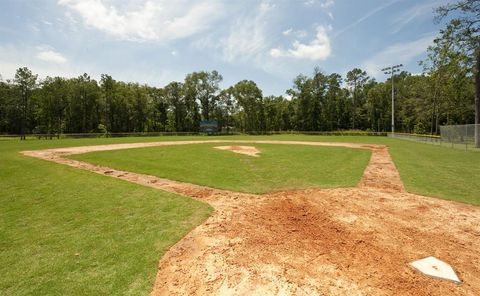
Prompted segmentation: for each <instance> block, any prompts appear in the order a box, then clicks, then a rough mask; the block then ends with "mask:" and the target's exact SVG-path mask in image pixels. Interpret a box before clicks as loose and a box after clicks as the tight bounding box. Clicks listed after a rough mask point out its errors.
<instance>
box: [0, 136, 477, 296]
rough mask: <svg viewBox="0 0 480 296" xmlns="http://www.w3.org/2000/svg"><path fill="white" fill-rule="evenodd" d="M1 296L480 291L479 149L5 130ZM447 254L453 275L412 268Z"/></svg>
mask: <svg viewBox="0 0 480 296" xmlns="http://www.w3.org/2000/svg"><path fill="white" fill-rule="evenodd" d="M0 188H1V191H0V198H1V201H2V202H1V204H0V222H1V223H0V251H1V252H0V273H1V274H2V275H3V276H2V277H1V278H0V294H3V295H57V294H58V295H99V294H101V295H118V294H127V295H146V294H149V293H151V294H152V295H195V294H196V295H212V294H213V295H232V294H233V295H265V294H278V295H282V294H292V295H478V294H480V281H478V278H479V277H480V256H479V255H478V245H479V243H480V207H479V205H480V194H479V192H480V154H479V152H476V151H462V150H458V149H449V148H446V147H439V146H434V145H428V144H423V143H416V142H410V141H404V140H398V139H391V138H386V137H355V136H349V137H347V136H345V137H341V136H336V137H325V136H303V135H277V136H229V137H206V136H196V137H149V138H138V137H136V138H133V137H132V138H102V139H76V140H73V139H71V140H33V139H32V140H28V141H24V142H19V141H16V140H0ZM427 256H435V257H437V258H440V259H442V260H444V261H445V262H448V263H449V264H451V265H452V267H453V268H454V269H455V271H456V272H457V274H458V276H459V277H460V279H461V280H462V284H461V285H458V284H455V283H452V282H448V281H442V280H438V279H434V278H430V277H426V276H424V275H423V274H421V273H419V272H418V271H416V270H414V269H412V268H411V267H410V266H409V265H408V263H409V262H411V261H414V260H417V259H421V258H424V257H427Z"/></svg>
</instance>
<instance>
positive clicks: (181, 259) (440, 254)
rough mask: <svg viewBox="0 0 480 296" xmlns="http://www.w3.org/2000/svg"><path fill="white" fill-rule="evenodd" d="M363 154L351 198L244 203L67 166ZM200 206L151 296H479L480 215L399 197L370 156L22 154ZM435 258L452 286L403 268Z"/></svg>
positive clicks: (396, 182) (385, 161) (322, 192)
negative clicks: (133, 158) (90, 157)
mask: <svg viewBox="0 0 480 296" xmlns="http://www.w3.org/2000/svg"><path fill="white" fill-rule="evenodd" d="M212 142H213V143H225V142H229V143H231V142H237V143H264V144H297V145H313V146H342V147H350V148H359V149H370V150H371V151H372V157H371V160H370V163H369V165H368V166H367V168H366V169H365V172H364V176H363V177H362V180H361V181H360V183H359V185H358V186H357V187H355V188H337V189H309V190H294V191H283V192H275V193H268V194H264V195H254V194H246V193H238V192H231V191H226V190H219V189H213V188H208V187H204V186H198V185H194V184H187V183H181V182H175V181H170V180H166V179H161V178H157V177H154V176H148V175H142V174H137V173H132V172H125V171H118V170H113V169H111V168H108V167H102V166H96V165H92V164H88V163H84V162H80V161H76V160H70V159H66V158H64V156H66V155H71V154H79V153H86V152H92V151H107V150H118V149H129V148H140V147H154V146H166V145H184V144H199V143H212ZM22 153H23V154H25V155H29V156H33V157H38V158H41V159H46V160H50V161H54V162H57V163H61V164H66V165H70V166H73V167H77V168H81V169H85V170H89V171H93V172H96V173H99V174H104V175H109V176H112V177H116V178H120V179H123V180H127V181H130V182H134V183H137V184H141V185H145V186H150V187H154V188H158V189H161V190H165V191H169V192H174V193H178V194H183V195H186V196H190V197H192V198H195V199H198V200H202V201H206V202H208V203H210V204H211V205H212V206H213V207H214V208H215V212H214V213H213V214H212V216H211V217H210V218H209V219H207V221H205V223H203V224H202V225H200V226H198V227H197V228H195V229H194V230H193V231H192V232H190V233H189V234H188V235H187V236H186V237H185V238H183V239H182V240H181V241H180V242H178V243H177V244H176V245H174V246H173V247H172V248H171V249H170V250H169V251H168V252H167V253H166V254H165V255H164V256H163V257H162V258H161V260H160V263H159V267H158V274H157V278H156V282H155V285H154V288H153V291H152V295H480V255H479V254H480V252H479V251H478V247H479V246H480V208H479V207H474V206H469V205H465V204H460V203H456V202H450V201H445V200H440V199H435V198H430V197H424V196H419V195H414V194H409V193H406V192H405V190H404V186H403V184H402V182H401V180H400V176H399V174H398V171H397V170H396V168H395V165H394V164H393V162H392V160H391V158H390V155H389V153H388V149H387V148H386V147H385V146H381V145H363V144H349V143H325V142H293V141H175V142H155V143H135V144H115V145H101V146H88V147H71V148H61V149H49V150H42V151H24V152H22ZM427 256H435V257H437V258H439V259H441V260H444V261H446V262H448V263H449V264H451V265H452V266H453V267H454V268H455V270H456V272H457V274H458V276H459V277H460V278H461V280H462V281H463V284H461V285H456V284H454V283H451V282H447V281H441V280H437V279H432V278H428V277H425V276H423V275H421V274H420V273H418V272H417V271H414V270H413V269H412V268H410V267H409V266H408V262H411V261H413V260H417V259H420V258H423V257H427Z"/></svg>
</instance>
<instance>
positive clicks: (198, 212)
mask: <svg viewBox="0 0 480 296" xmlns="http://www.w3.org/2000/svg"><path fill="white" fill-rule="evenodd" d="M186 139H202V140H205V139H218V138H213V137H212V138H209V137H163V138H134V137H132V138H117V139H81V140H51V141H50V140H28V141H25V142H20V141H18V140H8V141H1V143H0V189H1V190H0V274H1V275H2V276H1V277H0V295H65V294H67V295H98V294H109V295H112V294H113V295H118V294H128V295H146V294H148V293H149V292H150V290H151V288H152V284H153V281H154V278H155V273H156V266H157V263H158V259H159V258H160V256H161V255H162V254H163V253H164V252H165V250H166V249H167V248H168V246H170V245H172V244H173V243H175V242H176V241H178V239H180V238H181V237H182V236H184V235H185V234H186V233H187V232H188V231H189V230H190V229H191V228H192V227H194V226H195V225H198V224H199V223H201V222H202V221H203V220H204V219H205V218H206V217H207V216H208V215H209V213H210V212H211V208H210V207H209V206H207V205H205V204H203V203H199V202H195V201H193V200H190V199H188V198H184V197H180V196H176V195H172V194H167V193H163V192H161V191H158V190H153V189H149V188H144V187H141V186H139V185H135V184H130V183H128V182H124V181H121V180H117V179H113V178H109V177H104V176H100V175H97V174H94V173H89V172H85V171H81V170H77V169H74V168H70V167H66V166H62V165H58V164H54V163H50V162H46V161H41V160H37V159H33V158H29V157H24V156H21V155H19V154H18V151H22V150H33V149H44V148H50V147H66V146H81V145H98V144H109V143H126V142H130V143H132V142H142V141H160V140H186ZM223 139H255V140H259V139H272V140H297V141H299V140H304V141H343V142H364V143H377V144H386V145H388V146H389V147H390V152H391V154H392V157H393V159H394V161H395V164H396V166H397V167H398V169H399V171H400V175H401V177H402V180H403V181H404V183H405V185H406V187H407V189H408V190H409V191H411V192H415V193H419V194H423V195H429V196H436V197H440V198H445V199H451V200H456V201H460V202H465V203H470V204H475V205H480V194H479V192H480V153H479V152H472V151H462V150H458V149H449V148H446V147H438V146H433V145H429V144H422V143H415V142H410V141H403V140H398V139H389V138H382V137H342V136H337V137H320V136H300V135H298V136H292V135H279V136H264V137H260V136H256V137H225V138H223ZM256 146H257V145H256ZM263 146H264V145H262V147H263ZM189 147H190V146H189ZM203 147H207V146H203ZM262 147H261V149H262ZM265 147H266V148H269V147H270V145H265ZM282 147H284V149H289V147H288V146H282ZM169 148H170V147H169ZM178 148H180V147H178ZM183 148H188V147H187V146H183ZM280 148H281V147H280ZM298 148H299V146H295V149H298ZM311 148H314V149H315V151H316V152H314V151H312V157H313V158H314V159H313V160H312V161H311V162H312V164H311V165H314V164H313V162H315V161H317V160H318V157H315V155H316V154H315V153H330V150H329V151H323V150H318V149H319V148H320V147H311ZM263 149H265V148H263ZM281 149H283V148H281ZM333 149H335V148H333ZM139 150H140V149H139ZM276 150H277V148H275V149H272V153H280V152H275V151H276ZM118 152H120V151H118ZM123 152H126V153H130V152H134V150H130V151H127V150H125V151H123ZM219 152H222V151H219ZM223 153H224V155H225V157H227V158H229V159H231V157H235V156H238V157H240V158H239V159H242V157H247V156H241V155H236V154H233V153H230V152H226V151H223ZM265 153H267V152H265ZM265 155H267V154H265ZM265 155H264V156H265ZM198 156H199V157H202V156H203V155H198ZM288 157H290V156H288ZM292 157H293V156H292ZM294 157H297V156H294ZM262 158H264V157H263V156H262V157H261V158H259V160H260V159H262ZM251 160H252V159H251V158H248V161H251ZM229 161H231V162H234V160H229ZM236 161H238V162H239V163H241V162H240V160H236ZM322 161H323V160H322ZM288 165H291V164H290V163H288ZM275 170H278V169H277V168H275ZM207 171H208V170H207ZM324 171H328V172H332V173H335V172H334V171H333V170H331V167H322V168H321V170H316V171H314V172H313V173H312V174H316V173H318V172H324ZM299 172H302V171H301V170H299ZM209 173H210V172H209ZM298 175H300V176H301V174H298ZM301 177H302V178H303V177H304V176H301ZM307 177H308V178H311V176H307ZM225 179H226V177H225ZM281 185H284V184H281ZM306 185H307V186H308V184H306Z"/></svg>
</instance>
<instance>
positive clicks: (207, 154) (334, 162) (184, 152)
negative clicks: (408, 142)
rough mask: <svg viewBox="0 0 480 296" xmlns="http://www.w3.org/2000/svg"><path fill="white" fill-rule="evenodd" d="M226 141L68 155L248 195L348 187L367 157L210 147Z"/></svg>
mask: <svg viewBox="0 0 480 296" xmlns="http://www.w3.org/2000/svg"><path fill="white" fill-rule="evenodd" d="M224 145H238V143H237V144H235V143H234V144H232V143H221V144H219V143H215V144H188V145H180V146H164V147H151V148H138V149H128V150H117V151H103V152H92V153H86V154H80V155H73V156H71V158H73V159H77V160H83V161H86V162H90V163H94V164H100V165H105V166H109V167H111V168H115V169H120V170H126V171H132V172H139V173H144V174H149V175H154V176H158V177H162V178H168V179H171V180H177V181H183V182H189V183H194V184H200V185H205V186H209V187H215V188H221V189H228V190H233V191H241V192H249V193H265V192H270V191H277V190H285V189H296V188H309V187H353V186H355V185H356V184H357V183H358V182H359V181H360V179H361V177H362V175H363V171H364V170H365V167H366V166H367V164H368V161H369V159H370V156H371V152H370V151H369V150H363V149H351V148H343V147H340V148H339V147H314V146H303V145H272V144H242V145H251V146H254V147H256V148H257V149H259V150H260V151H261V154H260V156H259V157H252V156H248V155H243V154H238V153H233V152H231V151H222V150H218V149H214V147H215V146H224Z"/></svg>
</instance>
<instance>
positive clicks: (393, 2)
mask: <svg viewBox="0 0 480 296" xmlns="http://www.w3.org/2000/svg"><path fill="white" fill-rule="evenodd" d="M399 1H400V0H389V1H387V2H384V3H383V4H382V5H380V6H378V7H376V8H374V9H372V10H371V11H369V12H367V13H366V14H365V15H363V16H362V17H360V18H359V19H357V20H356V21H354V22H353V23H350V24H349V25H347V26H346V27H344V28H343V29H341V30H339V31H337V32H336V33H335V35H334V36H333V37H334V38H335V37H338V36H339V35H341V34H343V33H345V32H346V31H348V30H350V29H352V28H354V27H356V26H357V25H358V24H360V23H361V22H363V21H365V20H367V19H369V18H370V17H371V16H373V15H374V14H376V13H377V12H379V11H381V10H383V9H385V8H387V7H389V6H390V5H393V4H395V3H397V2H399Z"/></svg>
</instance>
